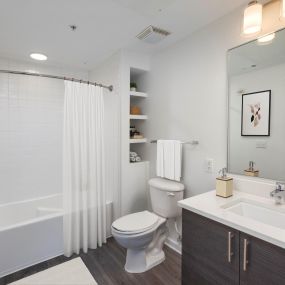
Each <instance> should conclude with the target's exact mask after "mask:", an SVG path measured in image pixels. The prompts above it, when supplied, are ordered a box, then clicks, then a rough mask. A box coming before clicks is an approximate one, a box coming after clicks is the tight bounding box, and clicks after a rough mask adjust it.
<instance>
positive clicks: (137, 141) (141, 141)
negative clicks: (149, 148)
mask: <svg viewBox="0 0 285 285" xmlns="http://www.w3.org/2000/svg"><path fill="white" fill-rule="evenodd" d="M146 142H147V139H146V138H143V139H130V143H146Z"/></svg>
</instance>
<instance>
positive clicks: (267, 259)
mask: <svg viewBox="0 0 285 285" xmlns="http://www.w3.org/2000/svg"><path fill="white" fill-rule="evenodd" d="M240 252H241V254H240V284H242V285H251V284H258V285H262V284H264V285H265V284H266V285H269V284H270V285H279V284H280V285H281V284H282V285H284V284H285V250H284V249H282V248H280V247H278V246H275V245H273V244H270V243H268V242H265V241H263V240H260V239H258V238H255V237H252V236H250V235H247V234H244V233H240Z"/></svg>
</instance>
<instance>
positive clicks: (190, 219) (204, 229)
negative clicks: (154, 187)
mask: <svg viewBox="0 0 285 285" xmlns="http://www.w3.org/2000/svg"><path fill="white" fill-rule="evenodd" d="M182 226H183V238H182V284H184V285H186V284H187V285H203V284H205V285H211V284H219V285H223V284H225V285H232V284H233V285H234V284H239V231H237V230H234V229H231V228H229V227H226V226H224V225H222V224H220V223H217V222H215V221H212V220H209V219H207V218H204V217H202V216H200V215H197V214H195V213H192V212H190V211H187V210H183V222H182Z"/></svg>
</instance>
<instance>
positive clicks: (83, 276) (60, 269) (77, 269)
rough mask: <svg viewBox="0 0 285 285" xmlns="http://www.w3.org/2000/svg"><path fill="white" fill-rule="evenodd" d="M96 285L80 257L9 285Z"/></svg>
mask: <svg viewBox="0 0 285 285" xmlns="http://www.w3.org/2000/svg"><path fill="white" fill-rule="evenodd" d="M12 284H13V285H63V284H64V285H97V282H96V281H95V280H94V278H93V276H92V275H91V273H90V272H89V270H88V269H87V267H86V266H85V264H84V263H83V261H82V260H81V258H80V257H78V258H75V259H72V260H70V261H67V262H64V263H62V264H60V265H57V266H54V267H51V268H49V269H46V270H44V271H41V272H39V273H36V274H34V275H31V276H29V277H26V278H23V279H21V280H18V281H16V282H13V283H10V285H12Z"/></svg>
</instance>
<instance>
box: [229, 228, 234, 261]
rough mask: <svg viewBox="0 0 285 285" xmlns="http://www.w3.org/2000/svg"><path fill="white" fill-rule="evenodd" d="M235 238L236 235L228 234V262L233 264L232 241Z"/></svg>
mask: <svg viewBox="0 0 285 285" xmlns="http://www.w3.org/2000/svg"><path fill="white" fill-rule="evenodd" d="M233 237H234V234H233V233H232V232H228V262H229V263H231V262H232V256H233V255H234V253H233V251H232V239H233Z"/></svg>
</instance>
